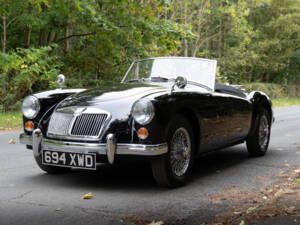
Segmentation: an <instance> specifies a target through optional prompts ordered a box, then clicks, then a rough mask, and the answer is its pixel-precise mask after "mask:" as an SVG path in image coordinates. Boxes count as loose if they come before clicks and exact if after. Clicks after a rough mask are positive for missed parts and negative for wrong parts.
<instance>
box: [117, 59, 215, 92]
mask: <svg viewBox="0 0 300 225" xmlns="http://www.w3.org/2000/svg"><path fill="white" fill-rule="evenodd" d="M216 65H217V62H216V61H215V60H209V59H200V58H183V57H182V58H180V57H174V58H172V57H170V58H153V59H145V60H140V61H135V62H134V63H133V64H132V65H131V67H130V68H129V70H128V72H127V73H126V75H125V77H124V79H123V81H122V82H134V81H137V82H144V81H147V80H150V81H153V82H155V81H158V82H165V81H169V80H174V79H176V77H178V76H183V77H185V78H186V79H187V80H188V82H196V83H198V84H201V85H205V86H207V87H208V88H210V89H212V90H214V85H215V74H216Z"/></svg>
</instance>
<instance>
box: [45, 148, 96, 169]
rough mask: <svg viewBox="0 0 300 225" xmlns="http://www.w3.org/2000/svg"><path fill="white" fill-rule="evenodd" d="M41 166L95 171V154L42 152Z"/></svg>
mask: <svg viewBox="0 0 300 225" xmlns="http://www.w3.org/2000/svg"><path fill="white" fill-rule="evenodd" d="M42 164H44V165H50V166H62V167H70V168H79V169H88V170H96V154H95V153H88V154H82V153H75V152H57V151H48V150H43V151H42Z"/></svg>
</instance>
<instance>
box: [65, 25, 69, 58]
mask: <svg viewBox="0 0 300 225" xmlns="http://www.w3.org/2000/svg"><path fill="white" fill-rule="evenodd" d="M69 25H70V19H68V20H67V24H66V27H65V38H66V37H69V36H70V30H69ZM64 51H65V53H66V54H69V52H70V39H69V38H66V39H65V49H64Z"/></svg>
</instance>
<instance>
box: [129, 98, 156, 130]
mask: <svg viewBox="0 0 300 225" xmlns="http://www.w3.org/2000/svg"><path fill="white" fill-rule="evenodd" d="M138 107H140V109H138ZM145 107H146V108H147V111H148V112H147V115H144V118H139V116H138V115H137V113H138V111H139V110H141V109H142V108H143V109H145ZM131 115H132V117H133V119H134V121H135V122H137V123H138V124H140V125H147V124H149V123H150V122H151V121H152V120H153V118H154V116H155V109H154V105H153V103H152V102H151V100H149V99H139V100H137V101H135V102H134V103H133V105H132V109H131Z"/></svg>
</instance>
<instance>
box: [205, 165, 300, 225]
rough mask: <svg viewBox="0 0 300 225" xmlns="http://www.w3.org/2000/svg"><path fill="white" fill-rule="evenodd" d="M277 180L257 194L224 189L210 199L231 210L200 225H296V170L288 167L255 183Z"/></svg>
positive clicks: (299, 200) (299, 209)
mask: <svg viewBox="0 0 300 225" xmlns="http://www.w3.org/2000/svg"><path fill="white" fill-rule="evenodd" d="M269 179H277V180H278V181H277V182H275V183H274V184H272V185H267V186H265V187H264V188H262V189H261V190H259V191H245V190H241V189H240V188H238V187H228V188H227V189H226V190H225V191H224V192H222V193H219V194H217V195H214V196H211V202H212V203H213V204H220V203H224V202H226V203H227V204H228V205H231V207H229V208H227V210H225V211H223V212H221V213H219V214H217V215H216V216H215V219H214V220H213V222H212V223H202V224H201V223H200V224H201V225H211V224H212V225H227V224H228V225H229V224H230V225H236V224H237V225H246V224H247V225H252V224H253V225H255V224H257V225H263V224H272V225H277V224H278V225H279V224H284V225H288V224H295V225H299V224H300V167H299V168H295V167H294V168H290V169H288V170H285V171H282V172H280V173H279V174H275V175H273V176H270V177H257V178H256V179H255V180H256V181H258V182H260V181H263V182H265V181H268V180H269Z"/></svg>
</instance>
